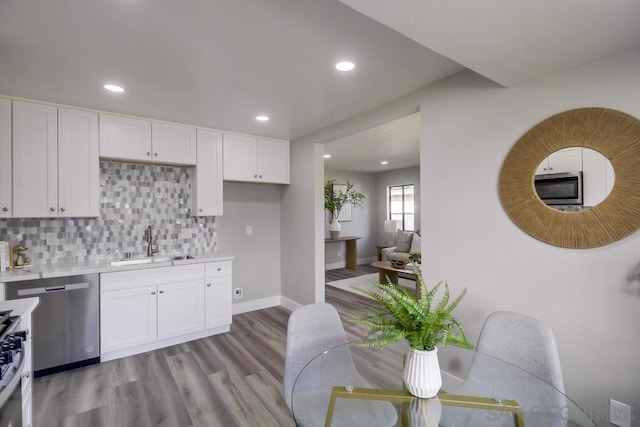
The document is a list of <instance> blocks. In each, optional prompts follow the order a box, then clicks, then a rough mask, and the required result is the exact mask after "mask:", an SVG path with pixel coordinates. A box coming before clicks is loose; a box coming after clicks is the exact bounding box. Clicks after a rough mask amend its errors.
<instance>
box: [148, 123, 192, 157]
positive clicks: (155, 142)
mask: <svg viewBox="0 0 640 427" xmlns="http://www.w3.org/2000/svg"><path fill="white" fill-rule="evenodd" d="M151 148H152V153H153V160H152V161H153V162H154V163H165V164H173V165H186V166H192V165H195V164H196V128H194V127H190V126H180V125H173V124H168V123H160V122H152V124H151Z"/></svg>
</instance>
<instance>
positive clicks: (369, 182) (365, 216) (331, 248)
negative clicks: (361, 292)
mask: <svg viewBox="0 0 640 427" xmlns="http://www.w3.org/2000/svg"><path fill="white" fill-rule="evenodd" d="M324 174H325V181H327V180H329V179H335V180H336V183H338V184H346V183H347V181H350V182H353V183H354V184H355V185H356V186H355V190H357V191H359V192H361V193H362V194H364V195H365V197H366V198H365V199H364V203H363V204H362V208H357V207H352V208H351V218H352V219H351V221H341V222H340V226H341V227H342V229H341V231H340V235H341V236H358V237H360V239H359V240H357V243H356V244H357V248H358V260H359V263H366V262H373V261H374V260H375V259H376V245H377V244H378V242H377V240H376V234H375V222H374V218H375V216H376V208H377V206H378V203H377V199H376V191H375V174H373V173H363V172H349V171H341V170H333V169H325V171H324ZM328 219H329V215H328V213H327V212H326V211H325V221H324V236H325V237H329V235H330V233H329V222H328ZM325 266H326V268H327V269H332V268H343V267H345V266H346V256H345V248H344V243H330V244H326V245H325Z"/></svg>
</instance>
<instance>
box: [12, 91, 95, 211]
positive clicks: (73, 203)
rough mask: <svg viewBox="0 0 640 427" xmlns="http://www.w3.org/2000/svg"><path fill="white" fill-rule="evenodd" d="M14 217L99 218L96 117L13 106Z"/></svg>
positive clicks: (29, 105) (26, 104)
mask: <svg viewBox="0 0 640 427" xmlns="http://www.w3.org/2000/svg"><path fill="white" fill-rule="evenodd" d="M12 149H13V216H14V217H18V218H48V217H58V216H62V217H64V216H69V217H91V216H94V217H95V216H99V214H100V212H99V211H100V207H99V204H98V203H99V191H100V186H99V176H100V175H99V174H100V171H99V166H98V116H97V114H96V113H92V112H88V111H82V110H71V109H64V108H61V109H60V111H58V108H57V107H55V106H50V105H45V104H37V103H32V102H22V101H13V144H12Z"/></svg>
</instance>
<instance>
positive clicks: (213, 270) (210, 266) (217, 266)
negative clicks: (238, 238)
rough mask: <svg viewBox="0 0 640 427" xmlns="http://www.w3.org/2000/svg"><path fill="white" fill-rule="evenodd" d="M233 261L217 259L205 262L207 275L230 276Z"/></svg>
mask: <svg viewBox="0 0 640 427" xmlns="http://www.w3.org/2000/svg"><path fill="white" fill-rule="evenodd" d="M230 275H231V261H216V262H210V263H207V264H205V276H206V277H216V276H230Z"/></svg>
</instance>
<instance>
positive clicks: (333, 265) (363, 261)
mask: <svg viewBox="0 0 640 427" xmlns="http://www.w3.org/2000/svg"><path fill="white" fill-rule="evenodd" d="M377 260H378V258H376V257H367V258H358V265H360V264H371V263H372V262H374V261H377ZM346 267H347V261H340V262H332V263H331V264H325V265H324V269H325V270H335V269H338V268H346Z"/></svg>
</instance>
